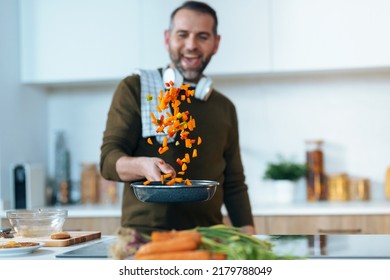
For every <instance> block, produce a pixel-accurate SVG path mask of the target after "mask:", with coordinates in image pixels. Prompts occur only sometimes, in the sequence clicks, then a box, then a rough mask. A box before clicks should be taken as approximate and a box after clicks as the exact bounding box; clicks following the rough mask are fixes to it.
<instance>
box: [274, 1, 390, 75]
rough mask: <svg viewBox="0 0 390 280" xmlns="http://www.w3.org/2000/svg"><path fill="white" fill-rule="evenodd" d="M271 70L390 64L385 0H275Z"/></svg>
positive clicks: (389, 22)
mask: <svg viewBox="0 0 390 280" xmlns="http://www.w3.org/2000/svg"><path fill="white" fill-rule="evenodd" d="M271 12H272V16H271V18H272V30H271V33H272V48H273V57H272V62H273V64H272V69H273V71H297V70H298V71H302V70H303V71H309V70H328V69H350V68H370V67H383V66H389V65H390V16H389V14H390V2H389V1H387V0H346V1H338V0H316V1H312V0H272V6H271Z"/></svg>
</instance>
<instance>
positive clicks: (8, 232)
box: [0, 227, 15, 238]
mask: <svg viewBox="0 0 390 280" xmlns="http://www.w3.org/2000/svg"><path fill="white" fill-rule="evenodd" d="M14 233H15V232H14V231H13V230H12V229H11V228H10V227H7V228H3V229H0V237H3V238H12V237H14Z"/></svg>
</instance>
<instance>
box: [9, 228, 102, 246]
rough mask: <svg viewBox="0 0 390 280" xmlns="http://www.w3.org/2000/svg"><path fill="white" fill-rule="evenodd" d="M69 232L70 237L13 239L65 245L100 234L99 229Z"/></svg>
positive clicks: (97, 236)
mask: <svg viewBox="0 0 390 280" xmlns="http://www.w3.org/2000/svg"><path fill="white" fill-rule="evenodd" d="M67 233H69V234H70V238H67V239H51V238H50V237H35V238H23V237H15V238H13V240H15V241H32V242H44V243H45V245H44V247H66V246H70V245H74V244H79V243H83V242H86V241H90V240H94V239H99V238H101V236H102V233H101V232H100V231H67Z"/></svg>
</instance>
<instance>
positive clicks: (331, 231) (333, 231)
mask: <svg viewBox="0 0 390 280" xmlns="http://www.w3.org/2000/svg"><path fill="white" fill-rule="evenodd" d="M361 232H362V230H361V229H360V228H357V229H319V230H318V233H324V234H351V233H361Z"/></svg>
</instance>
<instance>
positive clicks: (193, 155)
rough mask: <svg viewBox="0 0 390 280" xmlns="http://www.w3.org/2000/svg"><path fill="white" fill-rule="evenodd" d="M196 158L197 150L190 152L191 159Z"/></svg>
mask: <svg viewBox="0 0 390 280" xmlns="http://www.w3.org/2000/svg"><path fill="white" fill-rule="evenodd" d="M197 156H198V150H197V149H194V150H193V151H192V157H193V158H196V157H197Z"/></svg>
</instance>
